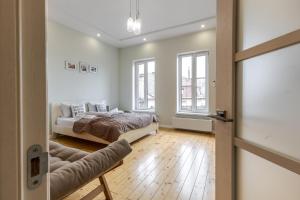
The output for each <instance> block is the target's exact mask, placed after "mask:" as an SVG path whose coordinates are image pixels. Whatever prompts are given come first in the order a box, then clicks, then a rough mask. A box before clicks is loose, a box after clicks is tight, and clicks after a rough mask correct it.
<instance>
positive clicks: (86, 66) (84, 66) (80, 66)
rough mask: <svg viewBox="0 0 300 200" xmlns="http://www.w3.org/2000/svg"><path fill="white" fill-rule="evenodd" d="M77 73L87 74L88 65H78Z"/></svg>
mask: <svg viewBox="0 0 300 200" xmlns="http://www.w3.org/2000/svg"><path fill="white" fill-rule="evenodd" d="M79 71H80V72H82V73H88V72H89V64H87V63H85V62H80V63H79Z"/></svg>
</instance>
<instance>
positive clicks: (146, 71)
mask: <svg viewBox="0 0 300 200" xmlns="http://www.w3.org/2000/svg"><path fill="white" fill-rule="evenodd" d="M144 77H145V78H144V93H145V96H144V97H145V105H146V108H144V109H148V62H144Z"/></svg>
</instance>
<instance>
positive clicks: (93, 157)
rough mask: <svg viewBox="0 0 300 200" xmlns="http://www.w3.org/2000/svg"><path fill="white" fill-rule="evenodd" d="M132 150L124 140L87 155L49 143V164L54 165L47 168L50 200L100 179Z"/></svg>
mask: <svg viewBox="0 0 300 200" xmlns="http://www.w3.org/2000/svg"><path fill="white" fill-rule="evenodd" d="M131 151H132V149H131V147H130V145H129V144H128V142H127V141H126V140H124V139H123V140H119V141H116V142H114V143H112V144H110V145H108V146H107V147H106V148H104V149H100V150H98V151H95V152H93V153H90V154H88V153H86V152H84V151H80V150H77V149H73V148H69V147H65V146H63V145H60V144H57V143H55V142H50V156H51V157H50V165H52V164H53V166H51V167H50V168H51V170H50V171H51V173H50V189H51V200H56V199H60V198H62V197H64V196H65V195H67V194H69V193H70V192H72V191H73V190H74V189H77V188H78V187H80V186H82V185H84V184H86V183H88V182H89V181H91V180H93V179H94V178H97V177H99V175H100V174H101V173H104V172H105V171H107V170H108V169H109V168H111V167H113V166H114V165H115V164H117V163H118V162H119V161H121V160H123V158H124V157H125V156H126V155H128V154H129V153H130V152H131Z"/></svg>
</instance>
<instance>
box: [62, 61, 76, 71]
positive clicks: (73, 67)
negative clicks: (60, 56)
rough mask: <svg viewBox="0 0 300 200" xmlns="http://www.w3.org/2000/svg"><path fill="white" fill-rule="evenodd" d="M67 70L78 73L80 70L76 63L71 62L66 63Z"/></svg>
mask: <svg viewBox="0 0 300 200" xmlns="http://www.w3.org/2000/svg"><path fill="white" fill-rule="evenodd" d="M65 69H66V70H70V71H76V70H77V69H78V65H77V63H76V62H73V61H71V60H66V61H65Z"/></svg>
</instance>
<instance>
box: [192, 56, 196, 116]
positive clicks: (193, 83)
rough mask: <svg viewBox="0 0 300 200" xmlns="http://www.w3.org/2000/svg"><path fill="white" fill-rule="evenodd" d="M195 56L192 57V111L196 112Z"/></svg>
mask: <svg viewBox="0 0 300 200" xmlns="http://www.w3.org/2000/svg"><path fill="white" fill-rule="evenodd" d="M196 70H197V69H196V56H195V54H193V55H192V111H193V112H195V111H196V107H197V106H196V105H197V88H196V87H197V84H196V73H197V72H196Z"/></svg>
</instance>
